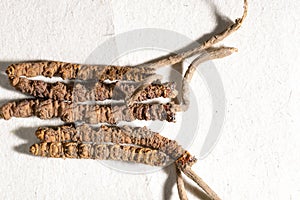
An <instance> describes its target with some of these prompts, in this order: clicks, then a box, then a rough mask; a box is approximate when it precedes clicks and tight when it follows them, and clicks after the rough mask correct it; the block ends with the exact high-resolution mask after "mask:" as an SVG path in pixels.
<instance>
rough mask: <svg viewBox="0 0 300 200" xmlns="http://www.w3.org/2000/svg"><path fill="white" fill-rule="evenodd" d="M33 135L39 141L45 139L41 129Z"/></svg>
mask: <svg viewBox="0 0 300 200" xmlns="http://www.w3.org/2000/svg"><path fill="white" fill-rule="evenodd" d="M35 135H36V137H37V138H38V139H39V140H41V141H43V140H44V138H45V134H44V130H43V129H42V128H39V129H38V130H36V132H35Z"/></svg>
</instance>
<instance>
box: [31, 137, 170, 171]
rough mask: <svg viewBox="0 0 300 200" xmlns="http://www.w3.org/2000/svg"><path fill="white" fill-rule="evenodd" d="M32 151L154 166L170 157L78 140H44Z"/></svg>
mask: <svg viewBox="0 0 300 200" xmlns="http://www.w3.org/2000/svg"><path fill="white" fill-rule="evenodd" d="M30 152H31V153H32V154H33V155H36V156H45V157H53V158H84V159H88V158H90V159H99V160H119V161H129V162H137V163H143V164H147V165H153V166H164V165H165V164H166V162H167V161H168V159H169V158H168V156H167V155H166V154H164V153H162V152H160V151H158V150H152V149H149V148H142V147H134V146H125V145H108V144H89V143H77V142H62V143H60V142H52V143H46V142H42V143H39V144H34V145H32V146H31V147H30Z"/></svg>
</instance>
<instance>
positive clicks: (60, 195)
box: [0, 0, 300, 199]
mask: <svg viewBox="0 0 300 200" xmlns="http://www.w3.org/2000/svg"><path fill="white" fill-rule="evenodd" d="M213 3H215V5H216V9H217V10H218V12H219V13H221V14H222V15H225V16H228V17H229V18H230V19H232V20H233V19H235V18H236V17H239V16H240V15H241V13H242V0H230V1H226V2H225V1H222V2H219V1H216V0H215V1H208V0H207V1H205V0H202V1H200V0H172V1H158V0H155V1H147V0H139V1H137V0H126V1H116V0H112V1H110V0H94V1H79V0H77V1H69V0H68V1H59V0H53V1H42V0H40V1H34V0H28V1H24V0H23V1H17V0H2V1H1V2H0V62H1V63H0V64H1V70H2V71H3V70H4V69H5V67H6V66H7V63H8V62H11V61H20V60H35V59H53V60H62V61H70V62H79V63H80V62H84V61H85V59H86V58H87V56H88V55H89V54H90V53H91V52H92V51H93V50H94V49H95V48H96V47H97V46H99V45H100V44H101V43H103V42H104V41H105V40H107V39H108V38H110V37H112V36H114V35H117V34H119V33H122V32H125V31H130V30H133V29H137V28H163V29H168V30H172V31H175V32H178V33H181V34H183V35H186V36H188V37H189V38H191V39H193V40H194V39H197V38H199V37H201V36H202V35H204V34H206V33H210V32H211V31H213V30H214V29H215V27H216V26H217V20H216V17H215V13H214V10H213V6H212V5H213ZM299 12H300V3H299V1H297V0H290V1H284V0H278V1H267V0H262V1H251V0H250V2H249V15H248V18H247V20H246V21H245V23H244V24H243V26H242V28H241V29H240V30H239V31H238V32H236V33H235V34H234V35H232V36H230V37H229V38H227V39H226V40H225V41H224V42H222V44H226V45H227V46H234V47H237V48H239V53H237V54H235V55H233V56H231V57H228V58H226V59H222V60H218V61H215V62H214V63H215V65H216V66H217V68H218V70H219V73H220V75H221V77H222V81H223V85H224V88H225V92H226V100H227V108H226V121H225V124H224V128H223V131H222V136H221V138H220V140H219V142H218V144H217V146H216V148H215V149H214V150H213V151H212V152H211V154H210V155H209V156H207V157H206V158H205V159H203V160H200V161H199V162H198V163H197V164H196V165H195V166H194V169H195V171H196V172H197V173H198V174H199V175H200V176H201V177H203V179H205V180H206V181H207V182H208V183H209V185H210V186H211V187H212V188H213V189H215V191H216V192H217V193H218V194H219V195H220V196H221V197H222V198H224V199H299V198H300V172H299V166H300V145H299V141H300V124H299V119H300V115H299V113H300V112H299V111H300V81H299V79H300V76H299V75H300V68H299V66H297V65H299V63H300V60H299V53H300V52H299V44H300V40H299V35H300V32H299V21H300V17H299ZM174 50H176V49H174ZM0 78H1V79H0V87H1V88H0V99H1V100H0V101H1V104H3V103H4V102H5V100H7V99H14V98H20V97H22V95H20V94H19V93H18V92H15V91H13V90H12V88H11V87H10V86H9V83H8V80H7V79H6V77H5V76H4V75H1V77H0ZM57 122H58V121H51V122H43V121H42V120H38V119H35V118H33V119H12V120H10V121H4V120H0V127H1V128H0V160H1V163H0V199H53V198H56V199H67V198H68V199H178V196H177V191H176V188H175V186H173V183H174V177H173V176H169V175H171V174H173V173H174V171H173V170H172V169H171V168H168V169H166V170H161V171H158V172H156V173H151V174H146V175H132V174H125V173H120V172H117V171H114V170H111V169H108V168H106V167H104V166H102V165H100V164H99V163H97V162H95V161H89V160H84V161H82V160H62V159H40V158H36V157H33V156H29V155H27V154H24V151H27V150H28V147H29V145H30V143H31V142H32V141H34V139H33V138H34V136H33V131H34V130H35V127H37V126H38V125H40V124H45V125H46V124H56V123H57ZM190 151H191V152H192V153H195V154H197V153H198V152H199V148H198V146H197V141H195V142H194V144H193V146H192V147H191V149H190ZM193 186H194V185H193V184H192V186H188V195H189V197H190V199H197V198H199V192H197V190H195V189H194V188H193Z"/></svg>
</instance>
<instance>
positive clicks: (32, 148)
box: [29, 144, 39, 156]
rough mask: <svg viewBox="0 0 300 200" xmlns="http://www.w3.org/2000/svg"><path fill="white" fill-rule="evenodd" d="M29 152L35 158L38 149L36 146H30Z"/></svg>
mask: <svg viewBox="0 0 300 200" xmlns="http://www.w3.org/2000/svg"><path fill="white" fill-rule="evenodd" d="M29 152H30V153H31V154H32V155H35V156H37V155H38V154H39V147H38V144H34V145H32V146H31V147H30V148H29Z"/></svg>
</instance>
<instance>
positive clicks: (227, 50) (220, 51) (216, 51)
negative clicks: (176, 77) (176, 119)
mask: <svg viewBox="0 0 300 200" xmlns="http://www.w3.org/2000/svg"><path fill="white" fill-rule="evenodd" d="M234 52H237V49H236V48H233V47H219V48H208V49H207V50H206V51H205V52H203V53H202V54H201V55H199V56H198V57H197V58H196V59H195V60H194V61H193V62H192V63H191V64H190V65H189V67H188V69H187V71H186V72H185V74H184V78H183V83H182V105H180V106H179V107H178V110H177V111H186V110H187V109H188V107H189V105H190V100H189V93H190V92H189V83H190V82H191V80H192V77H193V75H194V73H195V71H196V69H197V67H199V65H200V64H202V63H204V62H206V61H209V60H213V59H219V58H224V57H226V56H229V55H231V54H232V53H234Z"/></svg>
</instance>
